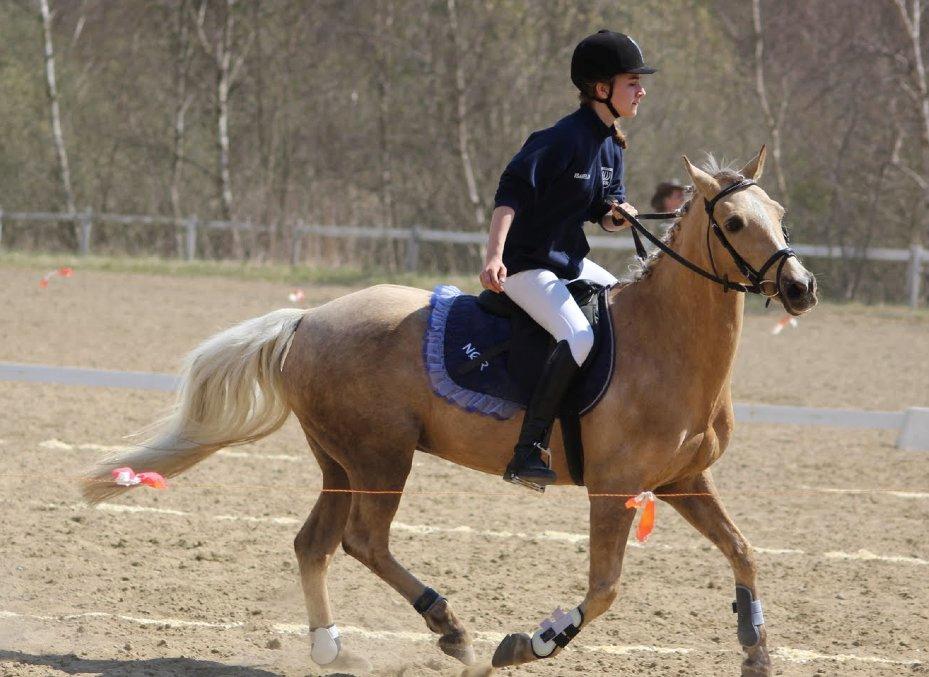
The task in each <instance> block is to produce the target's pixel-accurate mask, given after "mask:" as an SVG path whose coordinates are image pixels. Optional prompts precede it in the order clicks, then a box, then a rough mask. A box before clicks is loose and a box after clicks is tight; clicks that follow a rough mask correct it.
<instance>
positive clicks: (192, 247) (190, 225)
mask: <svg viewBox="0 0 929 677" xmlns="http://www.w3.org/2000/svg"><path fill="white" fill-rule="evenodd" d="M184 227H185V228H186V229H187V247H186V251H187V260H188V261H193V260H194V259H195V258H196V257H197V217H196V216H191V217H189V218H188V219H187V220H186V221H185V222H184Z"/></svg>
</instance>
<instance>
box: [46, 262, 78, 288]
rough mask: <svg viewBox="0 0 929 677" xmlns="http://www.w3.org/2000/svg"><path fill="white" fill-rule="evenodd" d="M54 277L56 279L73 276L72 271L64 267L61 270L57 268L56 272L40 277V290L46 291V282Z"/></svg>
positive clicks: (52, 271)
mask: <svg viewBox="0 0 929 677" xmlns="http://www.w3.org/2000/svg"><path fill="white" fill-rule="evenodd" d="M55 275H57V276H58V277H71V276H72V275H74V269H73V268H68V267H67V266H64V267H62V268H58V269H57V270H51V271H49V272H47V273H45V275H43V276H42V279H41V280H39V286H40V287H41V288H42V289H46V288H47V287H48V281H49V280H51V279H52V278H53V277H54V276H55Z"/></svg>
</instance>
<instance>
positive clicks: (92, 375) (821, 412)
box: [0, 362, 929, 451]
mask: <svg viewBox="0 0 929 677" xmlns="http://www.w3.org/2000/svg"><path fill="white" fill-rule="evenodd" d="M2 381H18V382H25V383H55V384H59V385H69V386H96V387H103V388H134V389H137V390H159V391H164V392H171V391H173V390H176V389H177V386H178V379H177V377H176V376H174V375H172V374H156V373H149V372H139V371H110V370H106V369H82V368H78V367H54V366H48V365H42V364H15V363H12V362H0V382H2ZM734 409H735V417H736V420H737V421H739V422H741V423H773V424H781V425H804V426H826V427H835V428H859V429H874V430H896V431H897V447H898V448H899V449H904V450H908V451H929V408H924V407H910V408H908V409H906V410H905V411H864V410H858V409H826V408H815V407H790V406H782V405H773V404H736V405H735V406H734Z"/></svg>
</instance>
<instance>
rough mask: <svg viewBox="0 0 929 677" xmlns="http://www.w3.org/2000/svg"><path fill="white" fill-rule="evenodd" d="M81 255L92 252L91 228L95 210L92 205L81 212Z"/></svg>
mask: <svg viewBox="0 0 929 677" xmlns="http://www.w3.org/2000/svg"><path fill="white" fill-rule="evenodd" d="M79 218H80V221H81V256H87V255H88V254H90V230H91V228H92V227H93V212H92V211H91V209H90V207H88V208H87V209H85V210H84V211H83V212H81V214H80V216H79Z"/></svg>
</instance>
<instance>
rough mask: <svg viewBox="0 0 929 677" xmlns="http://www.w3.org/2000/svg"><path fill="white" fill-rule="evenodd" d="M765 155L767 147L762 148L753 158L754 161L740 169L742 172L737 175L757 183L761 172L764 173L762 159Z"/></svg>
mask: <svg viewBox="0 0 929 677" xmlns="http://www.w3.org/2000/svg"><path fill="white" fill-rule="evenodd" d="M767 154H768V150H767V146H762V147H761V150H760V151H758V155H756V156H755V159H754V160H752V161H751V162H749V163H748V164H747V165H745V166H744V167H742V170H741V171H740V172H739V174H741V175H742V176H744V177H745V178H746V179H751V180H752V181H757V180H758V179H760V178H761V172H762V171H764V159H765V156H766V155H767Z"/></svg>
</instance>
